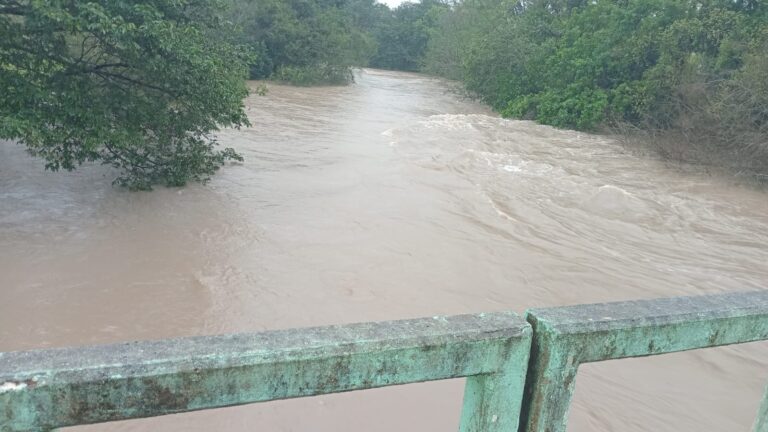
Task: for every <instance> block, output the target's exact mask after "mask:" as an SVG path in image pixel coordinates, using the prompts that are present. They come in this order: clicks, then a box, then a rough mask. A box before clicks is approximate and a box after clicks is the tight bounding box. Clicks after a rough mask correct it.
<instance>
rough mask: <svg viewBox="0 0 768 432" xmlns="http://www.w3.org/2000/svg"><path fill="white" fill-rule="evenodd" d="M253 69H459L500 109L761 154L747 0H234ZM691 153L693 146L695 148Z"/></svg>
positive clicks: (682, 150) (762, 49)
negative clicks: (400, 0)
mask: <svg viewBox="0 0 768 432" xmlns="http://www.w3.org/2000/svg"><path fill="white" fill-rule="evenodd" d="M232 10H233V17H234V19H235V21H236V22H237V23H238V24H239V25H240V27H241V28H242V29H243V30H244V34H245V38H246V42H247V44H248V45H249V46H251V47H252V48H253V49H254V50H255V51H256V55H257V57H256V58H257V60H256V63H255V64H253V66H252V67H251V76H252V77H253V78H267V77H271V78H273V79H280V80H286V81H290V82H293V83H296V84H318V83H344V82H348V81H349V80H350V79H351V73H350V67H351V66H371V67H377V68H383V69H395V70H405V71H424V72H428V73H432V74H435V75H440V76H444V77H448V78H452V79H455V80H459V81H462V82H463V83H464V84H465V85H466V87H467V89H468V90H469V91H471V92H473V93H474V94H476V95H477V96H478V97H480V98H481V99H483V100H484V101H485V102H487V103H489V104H490V105H492V106H493V107H494V108H495V109H497V110H498V111H499V112H501V113H502V114H503V115H504V116H508V117H513V118H523V119H532V120H536V121H538V122H541V123H545V124H549V125H553V126H557V127H564V128H574V129H580V130H596V129H600V128H604V127H606V126H614V127H615V126H621V127H623V128H624V130H631V131H636V132H641V133H645V134H651V135H653V137H652V138H653V139H652V140H650V141H653V142H657V143H665V142H666V143H668V145H662V146H661V147H660V148H659V150H661V151H663V152H665V153H666V154H667V156H670V157H676V158H682V159H685V158H690V157H691V156H692V155H699V156H700V155H706V156H717V157H718V158H719V157H720V156H723V155H724V156H726V157H725V158H722V159H718V160H724V161H735V160H738V161H739V162H740V163H741V166H743V167H746V168H750V167H757V168H759V167H764V166H768V12H767V11H768V7H766V5H764V4H761V2H760V1H759V0H698V1H695V0H522V1H517V0H462V1H438V0H423V1H421V2H419V3H404V4H402V5H401V6H399V7H397V8H395V9H390V8H388V7H387V6H385V5H382V4H379V3H376V2H375V1H374V0H236V1H235V4H234V7H233V9H232ZM697 157H698V156H697Z"/></svg>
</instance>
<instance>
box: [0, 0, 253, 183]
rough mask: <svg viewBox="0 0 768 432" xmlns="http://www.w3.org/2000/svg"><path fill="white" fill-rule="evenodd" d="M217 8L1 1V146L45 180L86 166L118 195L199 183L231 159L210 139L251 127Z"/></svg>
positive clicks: (178, 0) (241, 58)
mask: <svg viewBox="0 0 768 432" xmlns="http://www.w3.org/2000/svg"><path fill="white" fill-rule="evenodd" d="M222 10H223V5H222V4H221V3H220V2H219V1H218V0H143V1H109V2H88V1H77V0H60V1H43V0H0V88H2V89H3V91H2V92H1V93H0V138H4V139H11V140H17V141H18V142H20V143H21V144H23V145H25V146H26V147H27V149H28V150H29V152H30V153H32V154H33V155H36V156H40V157H42V158H43V159H44V160H45V166H46V168H47V169H50V170H54V171H55V170H60V169H65V170H73V169H75V168H76V167H78V166H79V165H81V164H82V163H84V162H86V161H95V162H101V163H103V164H107V165H111V166H113V167H115V168H118V169H119V170H121V173H120V175H119V177H117V179H116V180H115V182H116V183H117V184H120V185H124V186H127V187H129V188H131V189H149V188H151V186H152V185H153V184H166V185H169V186H178V185H183V184H185V183H186V182H187V181H190V180H194V181H205V180H207V179H208V178H209V176H210V175H212V174H213V173H214V172H215V171H216V170H217V169H218V168H219V167H220V166H221V165H222V164H224V163H225V161H227V160H241V157H240V156H239V155H238V154H237V153H235V151H234V150H232V149H230V148H227V149H223V150H219V149H218V148H217V142H216V139H215V137H213V136H212V133H213V132H215V131H216V130H217V129H218V128H219V127H230V126H231V127H239V126H242V125H247V123H248V121H247V118H246V116H245V112H244V109H243V98H244V97H245V96H246V95H247V88H246V86H245V82H244V78H245V76H246V72H247V67H246V64H247V63H248V61H249V55H248V54H247V51H246V50H244V49H240V48H238V47H237V46H236V45H235V44H234V43H233V41H232V40H231V39H230V36H229V35H232V34H233V32H232V31H231V30H230V29H229V28H228V27H229V26H228V24H227V23H226V22H225V21H224V20H223V19H222V17H221V13H220V11H222Z"/></svg>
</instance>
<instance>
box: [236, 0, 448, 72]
mask: <svg viewBox="0 0 768 432" xmlns="http://www.w3.org/2000/svg"><path fill="white" fill-rule="evenodd" d="M448 9H449V7H448V5H446V4H444V3H441V2H438V1H435V0H426V1H424V2H422V3H406V4H404V5H402V6H400V7H398V8H396V9H394V10H392V9H390V8H389V7H387V6H386V5H383V4H380V3H376V2H375V1H374V0H235V1H234V2H233V3H232V4H231V11H230V15H231V18H232V21H233V22H234V23H236V24H237V26H238V27H239V28H240V29H241V30H242V38H243V40H242V42H243V43H244V44H245V45H247V46H249V47H250V48H251V49H252V50H253V51H254V52H255V55H256V57H255V61H254V63H253V64H252V65H251V78H254V79H261V78H271V79H276V80H282V81H288V82H291V83H293V84H299V85H312V84H343V83H347V82H349V81H350V80H351V78H352V75H351V71H350V68H351V67H353V66H372V67H378V68H383V69H396V70H408V71H417V70H419V69H421V67H422V66H423V62H424V58H425V53H426V49H427V43H428V41H429V34H430V32H431V31H432V30H433V29H435V28H436V26H437V22H438V20H439V18H440V14H439V13H437V11H438V10H445V11H447V10H448Z"/></svg>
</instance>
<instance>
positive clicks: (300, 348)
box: [0, 313, 531, 431]
mask: <svg viewBox="0 0 768 432" xmlns="http://www.w3.org/2000/svg"><path fill="white" fill-rule="evenodd" d="M530 337H531V336H530V327H529V325H528V324H527V323H526V322H525V321H523V320H522V319H521V318H520V317H518V316H517V315H515V314H513V313H494V314H478V315H462V316H454V317H434V318H425V319H417V320H406V321H394V322H382V323H365V324H353V325H345V326H332V327H321V328H309V329H296V330H284V331H275V332H267V333H257V334H240V335H228V336H210V337H192V338H181V339H171V340H164V341H151V342H131V343H124V344H116V345H105V346H96V347H84V348H66V349H50V350H38V351H26V352H11V353H0V407H2V409H0V430H1V431H23V430H48V429H52V428H56V427H63V426H70V425H79V424H89V423H98V422H105V421H112V420H121V419H130V418H139V417H149V416H157V415H163V414H170V413H179V412H186V411H193V410H200V409H208V408H216V407H224V406H230V405H238V404H245V403H252V402H261V401H269V400H276V399H284V398H291V397H301V396H311V395H319V394H326V393H334V392H342V391H350V390H361V389H367V388H374V387H381V386H388V385H395V384H406V383H413V382H420V381H430V380H439V379H447V378H457V377H467V376H486V375H489V376H494V377H496V378H502V379H503V378H504V377H506V376H510V375H509V372H510V371H509V369H510V367H511V366H510V363H509V362H510V361H512V362H513V363H514V366H512V367H511V368H512V369H513V370H512V372H513V373H512V375H511V376H513V377H517V378H516V381H515V383H513V386H516V387H517V388H516V389H511V391H512V393H509V394H508V395H506V396H505V397H506V398H513V399H516V400H517V403H511V404H510V408H512V409H513V410H515V409H516V411H514V415H508V414H509V413H506V412H505V413H504V415H503V416H502V418H509V419H508V420H509V421H513V422H514V425H515V427H516V425H517V416H518V414H519V401H520V398H521V396H522V388H523V380H524V378H525V369H526V367H527V359H528V352H529V347H530ZM514 356H516V357H515V358H511V357H514ZM475 384H477V383H475ZM482 387H483V386H480V387H479V390H478V389H476V390H478V391H475V392H474V393H473V394H472V395H470V396H471V397H468V399H467V400H466V401H465V410H467V411H470V412H467V413H465V414H466V415H465V417H466V418H467V419H469V418H473V419H474V420H472V421H469V420H467V425H466V427H465V430H482V429H477V428H479V427H483V426H482V422H483V421H485V420H484V419H481V418H479V417H478V416H477V415H475V414H476V413H475V414H472V413H471V411H473V410H477V409H479V408H481V407H483V408H484V409H485V408H487V406H485V405H487V404H488V403H489V401H491V402H492V399H493V398H492V397H491V396H494V395H491V394H490V393H489V394H485V393H484V391H483V390H482ZM515 392H516V393H515ZM506 402H510V401H509V400H507V401H506ZM468 404H469V405H468ZM515 405H517V408H515ZM496 409H498V407H497V408H496ZM496 415H497V419H498V416H500V415H501V413H500V412H499V413H497V414H496ZM512 417H513V418H512ZM495 421H496V420H495ZM498 430H503V429H498ZM508 430H509V431H512V430H513V429H508Z"/></svg>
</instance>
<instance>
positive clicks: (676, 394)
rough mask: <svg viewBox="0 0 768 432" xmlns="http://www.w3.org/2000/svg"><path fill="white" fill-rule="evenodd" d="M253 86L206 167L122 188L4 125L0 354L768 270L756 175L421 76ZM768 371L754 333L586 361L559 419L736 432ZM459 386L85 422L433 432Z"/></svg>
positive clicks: (699, 284)
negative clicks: (206, 173)
mask: <svg viewBox="0 0 768 432" xmlns="http://www.w3.org/2000/svg"><path fill="white" fill-rule="evenodd" d="M253 85H254V86H255V84H253ZM268 87H269V92H268V94H267V95H266V96H258V95H256V94H254V95H252V96H250V97H249V98H248V99H247V101H246V105H247V111H248V116H249V118H250V120H251V123H252V126H251V127H248V128H243V129H240V130H225V131H222V132H221V133H220V134H219V137H220V140H221V142H222V144H223V145H225V146H231V147H234V148H236V149H237V150H238V151H239V152H240V153H241V154H242V155H243V156H244V157H245V162H244V163H242V164H233V165H228V166H226V167H224V168H222V169H221V170H220V171H219V173H218V174H216V176H215V177H214V178H213V179H212V181H211V182H210V183H208V184H206V185H199V184H192V185H189V186H187V187H184V188H164V187H158V188H156V189H155V190H154V191H152V192H140V193H133V192H128V191H125V190H121V189H119V188H115V187H112V186H111V181H112V179H113V178H114V177H115V172H113V171H111V169H110V168H108V167H103V166H86V167H82V169H79V170H78V171H76V172H72V173H50V172H45V171H44V170H43V163H42V162H41V161H40V160H37V159H34V158H32V157H30V156H28V155H27V154H26V153H25V152H24V150H23V148H22V147H20V146H18V145H16V144H13V143H0V351H11V350H24V349H33V348H43V347H61V346H71V345H87V344H100V343H108V342H117V341H128V340H141V339H159V338H166V337H175V336H187V335H203V334H221V333H231V332H247V331H261V330H268V329H282V328H290V327H302V326H315V325H325V324H338V323H351V322H359V321H373V320H391V319H400V318H413V317H422V316H434V315H438V314H458V313H468V312H490V311H499V310H514V311H517V312H523V311H524V310H525V309H526V308H528V307H534V306H536V307H542V306H555V305H567V304H578V303H592V302H605V301H615V300H629V299H641V298H655V297H669V296H677V295H696V294H711V293H719V292H726V291H740V290H755V289H761V288H768V194H766V192H763V191H759V190H756V189H753V188H750V187H747V186H743V185H739V184H737V183H736V182H734V181H733V180H732V177H731V178H729V177H725V176H720V175H716V174H711V173H707V172H705V171H703V170H700V169H697V168H692V167H688V168H686V167H679V166H669V165H668V164H665V163H664V162H663V161H660V160H657V159H654V158H650V157H643V156H638V155H636V154H634V153H632V152H629V151H628V150H627V149H626V147H622V146H621V145H619V144H618V143H616V142H614V141H612V140H611V139H609V138H606V137H600V136H594V135H589V134H585V133H579V132H573V131H565V130H557V129H553V128H551V127H547V126H541V125H537V124H535V123H532V122H526V121H515V120H506V119H502V118H500V117H499V116H497V115H496V114H494V113H493V112H492V111H490V110H489V109H488V108H487V107H485V106H483V105H481V104H479V103H476V102H473V101H472V100H470V99H468V98H465V97H462V96H461V93H460V92H457V91H456V89H455V87H454V86H453V85H451V84H450V83H446V82H444V81H440V80H437V79H433V78H429V77H424V76H419V75H413V74H405V73H394V72H382V71H376V70H363V71H360V72H359V73H358V74H357V79H356V83H355V84H353V85H350V86H347V87H322V88H298V87H288V86H280V85H273V84H270V85H269V86H268ZM766 382H768V346H766V344H760V343H757V344H750V345H741V346H735V347H723V348H716V349H710V350H700V351H695V352H689V353H680V354H672V355H666V356H658V357H652V358H642V359H630V360H619V361H612V362H606V363H597V364H589V365H586V366H583V367H582V368H581V369H580V373H579V376H578V379H577V385H576V395H575V400H574V405H573V406H572V409H571V415H570V423H569V431H575V432H582V431H585V432H593V431H623V432H627V431H654V432H660V431H670V432H684V431H690V432H701V431H721V432H722V431H725V432H734V431H748V430H749V427H750V425H751V423H752V420H753V417H754V415H755V413H756V412H757V408H758V404H759V400H760V398H761V394H762V390H763V387H764V385H765V383H766ZM462 385H463V382H462V381H461V380H451V381H445V382H436V383H427V384H419V385H409V386H401V387H394V388H386V389H378V390H371V391H364V392H353V393H346V394H341V395H332V396H323V397H316V398H307V399H295V400H289V401H279V402H273V403H265V404H257V405H250V406H244V407H235V408H227V409H221V410H214V411H204V412H195V413H189V414H182V415H174V416H168V417H163V418H156V419H145V420H135V421H126V422H118V423H113V424H108V425H96V426H88V427H84V428H83V430H91V431H96V430H99V431H101V430H111V431H118V430H119V431H122V430H125V431H140V430H142V431H206V432H207V431H255V430H258V431H313V432H314V431H333V432H338V431H350V432H351V431H382V432H383V431H393V430H402V431H406V430H407V431H420V432H426V431H435V432H436V431H449V430H456V429H457V427H458V421H459V414H460V407H461V397H462V391H463V387H462Z"/></svg>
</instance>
